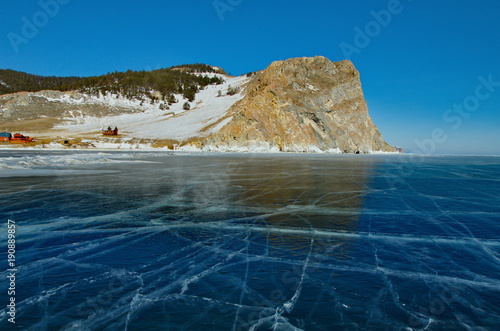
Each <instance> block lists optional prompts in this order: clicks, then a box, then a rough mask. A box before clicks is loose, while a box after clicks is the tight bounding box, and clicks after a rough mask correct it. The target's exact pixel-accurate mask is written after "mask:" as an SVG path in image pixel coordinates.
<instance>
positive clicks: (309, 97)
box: [197, 56, 394, 153]
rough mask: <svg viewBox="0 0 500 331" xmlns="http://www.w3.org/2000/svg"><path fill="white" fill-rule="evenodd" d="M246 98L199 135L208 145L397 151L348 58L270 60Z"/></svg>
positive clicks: (236, 148)
mask: <svg viewBox="0 0 500 331" xmlns="http://www.w3.org/2000/svg"><path fill="white" fill-rule="evenodd" d="M245 93H246V95H245V97H244V98H243V99H242V100H240V101H238V102H237V103H236V104H234V105H233V106H232V107H231V108H230V109H229V111H228V113H227V115H226V116H225V117H224V118H223V119H222V120H224V121H226V122H227V124H226V125H225V126H223V127H222V129H220V130H219V131H218V132H216V133H214V134H212V135H211V136H209V137H207V138H205V139H201V140H200V141H198V142H197V145H198V146H199V147H201V148H205V149H210V148H214V149H224V150H233V149H234V150H238V149H240V150H241V148H248V149H250V150H255V149H259V148H264V149H267V148H274V149H279V150H281V151H299V152H300V151H317V150H318V149H320V150H323V151H329V150H330V151H331V150H337V151H341V152H349V153H357V152H360V153H369V152H372V151H394V148H393V147H391V146H389V145H388V144H387V143H385V142H384V140H383V139H382V136H381V135H380V132H379V131H378V129H377V127H376V126H375V125H374V124H373V122H372V120H371V118H370V116H369V114H368V109H367V105H366V102H365V99H364V96H363V91H362V89H361V82H360V79H359V72H358V71H357V70H356V68H355V67H354V65H353V64H352V63H351V62H350V61H347V60H346V61H341V62H335V63H333V62H331V61H330V60H328V59H327V58H325V57H321V56H318V57H314V58H294V59H289V60H286V61H278V62H274V63H272V64H271V65H270V66H269V67H268V68H267V69H265V70H263V71H261V72H258V73H256V74H255V75H254V76H253V78H252V80H251V81H250V82H249V83H248V85H247V87H246V90H245Z"/></svg>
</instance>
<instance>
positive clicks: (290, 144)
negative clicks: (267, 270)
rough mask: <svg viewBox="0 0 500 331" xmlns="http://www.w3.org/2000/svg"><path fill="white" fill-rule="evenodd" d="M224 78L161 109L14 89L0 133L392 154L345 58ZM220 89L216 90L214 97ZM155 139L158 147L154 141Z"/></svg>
mask: <svg viewBox="0 0 500 331" xmlns="http://www.w3.org/2000/svg"><path fill="white" fill-rule="evenodd" d="M220 76H221V78H223V79H224V83H222V84H220V85H209V86H207V87H206V88H205V89H203V90H200V91H199V92H198V93H197V94H196V99H195V101H194V102H192V103H191V105H190V106H191V107H190V110H184V109H183V107H182V105H183V103H184V102H185V101H186V100H185V99H182V96H181V95H176V98H177V99H178V101H179V102H177V103H173V104H172V105H170V107H169V109H168V110H165V109H162V108H161V107H160V103H159V101H158V102H155V103H153V102H151V103H150V102H143V101H141V100H139V99H130V100H129V99H128V98H126V97H124V96H122V95H117V94H113V92H110V91H108V92H106V93H105V94H104V95H101V94H99V96H91V95H87V94H82V93H79V92H76V91H69V92H59V91H50V90H46V91H39V92H19V93H14V94H8V95H2V96H0V131H9V132H10V131H13V132H18V131H19V132H23V133H26V134H28V135H31V136H37V137H43V138H46V139H48V140H50V139H53V138H54V137H58V136H61V137H65V138H66V137H69V138H75V139H76V138H79V139H85V140H86V141H89V142H92V143H93V142H99V141H101V140H102V139H104V138H102V137H101V129H102V127H103V126H118V127H119V128H120V133H121V134H120V140H121V141H122V142H125V141H127V140H134V141H140V142H141V143H143V144H149V145H158V146H163V145H165V144H166V145H165V146H168V147H169V148H174V147H180V148H185V149H192V148H193V147H194V148H198V149H202V150H216V151H217V150H218V151H278V150H279V151H293V152H303V151H308V152H317V151H330V152H347V153H358V152H359V153H370V152H373V151H388V152H393V151H395V150H394V148H393V147H391V146H389V145H388V144H386V143H385V142H384V140H383V139H382V136H381V135H380V133H379V131H378V129H377V127H376V126H375V125H374V124H373V122H372V120H371V118H370V116H369V114H368V109H367V105H366V102H365V99H364V96H363V91H362V90H361V83H360V79H359V73H358V71H357V70H356V68H354V66H353V64H352V63H351V62H350V61H341V62H335V63H333V62H331V61H330V60H328V59H327V58H325V57H321V56H318V57H313V58H295V59H289V60H286V61H278V62H274V63H272V64H271V65H270V66H269V67H268V68H267V69H265V70H263V71H259V72H257V73H255V74H253V76H252V77H250V78H248V77H246V76H242V77H229V76H226V75H220ZM222 92H224V93H222ZM162 144H163V145H162Z"/></svg>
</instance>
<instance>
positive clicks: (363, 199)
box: [0, 151, 500, 330]
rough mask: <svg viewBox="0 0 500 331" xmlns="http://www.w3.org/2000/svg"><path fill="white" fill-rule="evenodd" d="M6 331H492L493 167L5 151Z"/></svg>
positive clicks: (399, 158)
mask: <svg viewBox="0 0 500 331" xmlns="http://www.w3.org/2000/svg"><path fill="white" fill-rule="evenodd" d="M0 181H1V185H2V191H1V193H0V222H1V224H0V232H1V233H2V235H1V236H0V247H2V251H3V252H2V255H1V256H3V257H2V259H3V261H2V262H1V263H2V265H3V267H2V268H1V269H0V270H1V271H2V272H1V275H0V277H1V278H0V291H1V292H2V293H6V292H7V288H8V287H9V279H8V278H7V276H8V275H9V272H8V271H6V269H7V268H6V266H7V258H6V256H7V254H6V253H7V225H8V224H7V223H8V220H12V221H15V224H16V240H17V241H16V267H17V272H16V291H15V292H16V294H15V299H16V303H17V305H16V324H15V325H13V324H11V323H9V322H8V318H9V315H7V309H6V308H5V307H6V305H7V304H8V300H9V298H8V296H6V295H4V294H2V295H1V296H0V299H1V306H0V308H1V310H0V329H6V328H10V329H12V330H16V329H18V330H367V329H369V330H421V329H426V330H472V329H473V330H498V329H499V327H500V158H499V157H437V156H436V157H411V156H409V155H390V156H384V155H373V156H363V155H311V154H308V155H254V154H246V155H245V154H241V155H236V154H193V155H190V154H172V153H171V154H167V153H156V152H142V153H140V152H138V153H132V152H130V153H124V152H72V153H70V152H44V153H40V152H38V153H34V152H27V151H0Z"/></svg>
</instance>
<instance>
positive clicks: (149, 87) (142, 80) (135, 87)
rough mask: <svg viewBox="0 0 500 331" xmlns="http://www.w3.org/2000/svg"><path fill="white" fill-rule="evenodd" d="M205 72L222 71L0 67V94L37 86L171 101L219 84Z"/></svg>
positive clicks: (204, 68)
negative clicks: (69, 71) (68, 72)
mask: <svg viewBox="0 0 500 331" xmlns="http://www.w3.org/2000/svg"><path fill="white" fill-rule="evenodd" d="M207 73H223V74H224V73H225V72H224V71H223V70H221V69H218V68H214V67H212V66H209V65H206V64H199V63H197V64H185V65H177V66H173V67H170V68H165V69H157V70H152V71H132V70H128V71H126V72H112V73H108V74H106V75H101V76H92V77H56V76H39V75H32V74H28V73H24V72H20V71H15V70H10V69H7V70H1V69H0V95H1V94H9V93H15V92H22V91H26V92H37V91H41V90H57V91H73V90H75V91H79V92H82V93H87V94H90V95H96V96H98V95H100V94H101V95H104V94H106V93H114V94H121V95H122V96H124V97H127V98H129V99H144V98H148V99H150V100H151V102H154V101H165V102H167V103H172V102H175V97H174V94H182V95H183V97H184V98H186V99H188V100H189V101H193V100H194V99H195V95H196V93H197V92H198V91H199V90H200V89H203V88H205V87H206V86H207V85H211V84H222V83H223V82H224V80H223V79H222V78H220V77H213V75H212V77H210V76H209V75H207Z"/></svg>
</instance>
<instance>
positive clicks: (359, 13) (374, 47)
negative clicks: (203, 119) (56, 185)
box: [0, 0, 500, 154]
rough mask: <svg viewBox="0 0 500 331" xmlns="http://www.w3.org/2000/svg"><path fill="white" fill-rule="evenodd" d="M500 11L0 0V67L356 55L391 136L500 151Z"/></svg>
mask: <svg viewBox="0 0 500 331" xmlns="http://www.w3.org/2000/svg"><path fill="white" fill-rule="evenodd" d="M55 4H57V5H55ZM499 15H500V1H498V0H477V1H472V0H460V1H456V0H455V1H451V0H441V1H435V0H400V1H398V0H390V1H373V0H372V1H370V0H351V1H331V0H309V1H293V0H287V1H285V0H272V1H269V0H267V1H261V0H252V1H250V0H216V1H214V0H207V1H205V0H185V1H148V0H144V1H131V0H120V1H118V0H109V1H106V0H101V1H95V0H85V1H84V0H41V1H28V0H26V1H1V2H0V22H1V23H0V68H4V69H7V68H8V69H14V70H20V71H25V72H29V73H34V74H40V75H58V76H68V75H77V76H89V75H98V74H104V73H107V72H111V71H116V70H117V71H123V70H127V69H132V70H149V69H157V68H163V67H168V66H172V65H175V64H182V63H194V62H202V63H208V64H212V65H218V66H221V67H223V68H224V69H225V70H226V71H228V72H230V73H231V74H233V75H239V74H244V73H247V72H249V71H255V70H260V69H264V68H265V67H267V66H268V65H269V64H270V63H271V62H272V61H276V60H284V59H287V58H291V57H302V56H314V55H323V56H326V57H328V58H329V59H331V60H332V61H339V60H343V59H345V58H349V59H350V60H352V61H353V63H354V64H355V65H356V67H357V68H358V70H359V71H360V73H361V81H362V84H363V90H364V93H365V97H366V100H367V102H368V106H369V111H370V114H371V116H372V118H373V120H374V122H375V124H376V125H377V126H378V127H379V129H380V131H381V133H382V134H383V136H384V138H385V139H386V141H388V142H389V143H390V144H392V145H398V146H403V147H404V148H406V149H407V150H409V151H414V152H432V153H473V154H500V42H499V40H500V20H499V19H498V17H499ZM485 82H486V83H485Z"/></svg>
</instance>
